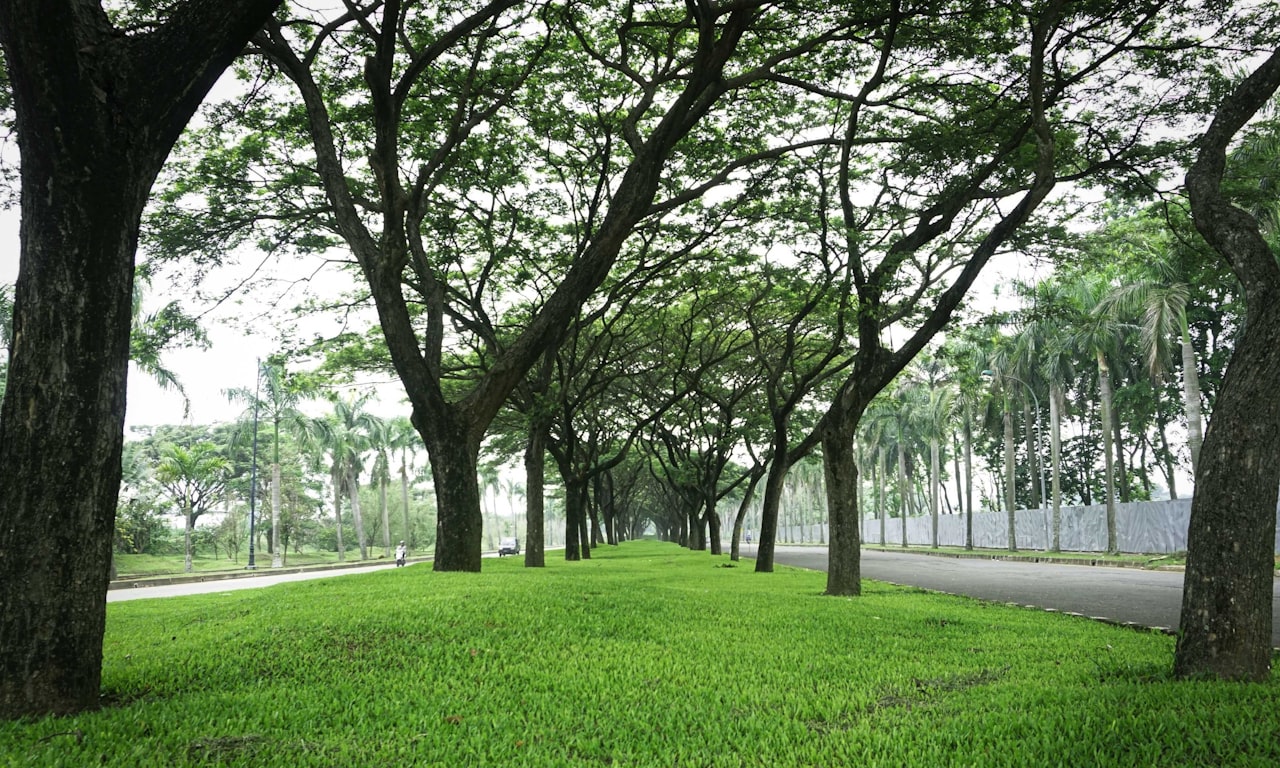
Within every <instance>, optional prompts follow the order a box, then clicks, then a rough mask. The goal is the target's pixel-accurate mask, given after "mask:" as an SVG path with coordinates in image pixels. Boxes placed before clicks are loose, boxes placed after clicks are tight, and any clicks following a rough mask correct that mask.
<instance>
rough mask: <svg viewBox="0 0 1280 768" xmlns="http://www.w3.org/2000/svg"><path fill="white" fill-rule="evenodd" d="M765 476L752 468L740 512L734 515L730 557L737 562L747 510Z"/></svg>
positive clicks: (739, 508) (739, 506)
mask: <svg viewBox="0 0 1280 768" xmlns="http://www.w3.org/2000/svg"><path fill="white" fill-rule="evenodd" d="M761 477H764V473H763V472H760V471H757V470H752V472H751V477H750V478H749V479H748V480H747V487H746V488H745V489H744V490H743V491H742V503H740V504H739V505H738V513H737V514H736V515H734V517H733V542H732V544H731V545H730V549H729V559H730V560H733V561H734V562H737V560H738V553H739V544H740V543H741V541H742V529H743V527H744V526H745V524H746V520H747V510H748V509H750V507H751V500H752V499H754V498H755V495H756V486H758V485H759V484H760V478H761Z"/></svg>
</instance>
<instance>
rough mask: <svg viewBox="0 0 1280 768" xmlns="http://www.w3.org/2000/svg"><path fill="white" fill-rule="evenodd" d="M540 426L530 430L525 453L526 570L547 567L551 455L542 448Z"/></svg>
mask: <svg viewBox="0 0 1280 768" xmlns="http://www.w3.org/2000/svg"><path fill="white" fill-rule="evenodd" d="M542 440H543V433H542V428H541V427H540V426H535V427H532V428H530V430H529V442H528V445H527V446H525V451H524V498H525V505H526V507H525V516H524V519H525V523H524V536H525V542H524V564H525V567H526V568H542V567H544V566H545V565H546V564H547V560H546V542H544V541H543V533H542V530H543V519H544V517H545V509H546V503H545V497H544V496H543V480H544V478H545V477H546V471H547V453H546V448H545V447H544V446H543V444H542Z"/></svg>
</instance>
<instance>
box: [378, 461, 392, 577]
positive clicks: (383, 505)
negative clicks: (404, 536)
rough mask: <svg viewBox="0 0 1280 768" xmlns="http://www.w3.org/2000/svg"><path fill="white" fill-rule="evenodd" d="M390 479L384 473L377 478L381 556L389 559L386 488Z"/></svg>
mask: <svg viewBox="0 0 1280 768" xmlns="http://www.w3.org/2000/svg"><path fill="white" fill-rule="evenodd" d="M390 480H391V478H389V477H387V474H386V472H383V473H382V474H381V475H379V476H378V506H379V507H380V511H381V512H382V550H383V551H382V556H383V557H391V516H390V513H389V512H388V511H387V486H388V485H389V484H390Z"/></svg>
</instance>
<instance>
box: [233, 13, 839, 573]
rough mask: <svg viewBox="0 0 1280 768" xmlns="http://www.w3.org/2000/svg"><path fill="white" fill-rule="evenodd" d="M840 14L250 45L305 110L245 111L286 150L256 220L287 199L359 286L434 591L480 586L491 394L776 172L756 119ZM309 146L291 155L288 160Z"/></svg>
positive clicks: (397, 22)
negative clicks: (408, 436)
mask: <svg viewBox="0 0 1280 768" xmlns="http://www.w3.org/2000/svg"><path fill="white" fill-rule="evenodd" d="M847 15H848V12H847V11H841V12H830V11H828V10H827V9H825V8H822V7H817V6H815V7H805V8H792V7H790V6H786V5H778V4H774V3H768V2H762V1H757V0H753V1H752V2H745V3H732V4H718V3H712V2H707V1H706V0H700V1H699V2H689V3H685V4H684V5H683V6H680V5H678V4H673V5H672V6H671V7H669V8H668V7H667V6H666V4H664V3H653V4H648V3H646V4H639V5H637V4H630V3H626V4H623V3H614V2H605V1H604V0H599V1H598V2H584V3H574V4H572V5H570V6H569V7H567V8H565V9H554V8H553V9H543V8H541V7H536V6H530V5H526V4H520V3H517V2H515V0H496V1H495V2H489V3H483V2H473V3H469V4H465V6H464V7H459V8H457V9H455V13H453V14H452V15H451V16H450V24H449V25H446V26H443V27H442V26H439V25H438V24H437V20H436V19H435V17H434V16H430V18H429V20H428V18H427V17H428V16H429V14H428V13H427V12H426V11H425V10H423V9H420V8H418V7H417V6H416V5H414V4H411V3H400V2H389V3H384V4H382V5H380V6H378V7H376V8H370V9H360V8H356V7H354V6H352V8H351V9H349V12H348V13H347V14H345V15H342V16H341V17H339V18H335V19H332V20H329V21H324V22H321V21H317V20H314V19H298V20H290V21H289V22H288V23H285V22H281V23H279V24H273V25H271V26H269V27H268V29H267V30H266V31H265V33H264V34H263V35H261V36H260V37H259V38H258V39H257V40H256V44H257V48H256V50H257V51H259V52H261V53H262V54H263V55H264V56H265V57H267V58H268V59H269V60H270V62H271V64H270V66H269V67H268V68H266V69H265V70H264V71H268V72H279V73H282V74H283V76H284V77H286V78H288V79H289V81H290V82H291V83H292V85H293V86H294V87H295V88H296V91H297V94H298V97H299V99H300V100H301V102H302V103H301V105H299V104H297V103H287V102H286V101H285V100H283V99H280V98H278V97H279V94H278V93H275V92H273V93H271V94H270V99H271V102H272V103H271V104H266V103H265V102H258V103H255V105H254V106H255V109H253V110H239V112H240V113H241V114H245V115H246V116H247V118H248V120H247V121H246V122H247V123H249V124H250V128H249V130H250V132H252V133H254V136H253V140H252V141H250V142H246V145H245V152H246V153H248V152H251V151H253V148H255V147H264V146H273V145H272V140H273V139H279V140H280V142H281V143H285V144H291V143H292V145H291V146H289V147H287V148H286V149H285V150H282V152H281V153H280V155H277V156H275V157H272V158H269V159H264V160H262V163H263V164H267V163H274V162H275V161H276V160H277V159H279V160H280V162H279V163H278V165H276V166H274V167H273V168H272V169H271V170H272V171H273V172H272V173H271V174H270V175H272V176H275V173H274V171H275V170H279V172H280V178H283V179H286V180H287V181H286V182H285V183H282V184H280V185H277V186H276V187H274V188H275V189H278V190H280V191H281V195H279V196H264V197H263V198H262V199H263V200H268V198H270V199H271V200H277V199H278V200H283V201H284V202H283V204H282V205H281V206H280V207H281V208H282V209H283V208H287V209H289V210H287V211H284V212H283V214H282V216H281V217H277V218H275V220H276V221H281V222H283V223H282V224H281V230H282V231H296V229H297V228H299V227H304V226H305V227H309V228H311V229H312V230H313V231H315V232H317V233H323V234H317V235H316V236H314V237H311V238H308V240H307V243H306V244H305V247H307V248H319V247H322V245H321V241H324V240H325V239H326V238H329V239H330V240H333V239H340V240H341V241H342V242H344V243H345V245H346V247H347V249H348V252H349V253H350V254H352V255H353V256H354V258H355V260H356V262H358V265H359V270H360V272H361V274H362V275H363V276H364V278H365V280H366V281H367V283H368V285H369V289H370V297H371V298H372V301H373V303H374V305H375V308H376V310H377V312H378V320H379V324H380V326H381V330H382V333H383V334H384V337H385V340H386V349H387V352H388V356H389V359H390V360H391V361H392V363H393V365H394V367H395V369H396V372H397V374H398V375H399V377H400V378H401V379H402V381H403V383H404V385H405V389H406V394H407V395H408V397H409V399H410V401H411V405H412V407H413V420H414V424H415V426H417V428H418V429H419V432H420V434H421V435H422V437H423V440H424V442H425V443H426V445H427V448H428V453H429V456H430V460H431V463H432V468H433V479H434V482H435V484H436V490H437V496H438V497H439V499H440V539H439V542H438V544H437V550H438V551H437V557H436V559H435V564H434V567H435V568H436V569H438V570H478V569H479V568H480V541H481V537H482V525H481V511H480V494H479V489H478V485H477V481H476V476H477V462H478V452H479V447H480V443H481V441H482V438H483V437H484V434H485V431H486V430H487V429H488V427H489V426H490V424H491V423H492V421H493V419H494V418H495V416H496V414H497V413H498V412H499V411H500V410H501V408H502V407H503V405H504V404H505V402H506V401H507V399H508V396H509V395H510V394H511V393H512V392H513V390H514V389H515V388H516V387H517V386H519V385H520V384H521V382H523V381H524V379H525V376H526V374H527V373H528V372H529V371H530V369H531V368H532V367H533V366H534V365H535V364H536V363H537V362H538V361H539V360H540V359H541V357H542V355H543V354H544V353H545V352H546V351H547V350H548V349H554V348H555V347H556V346H557V345H558V344H559V342H560V341H561V340H562V339H563V338H564V335H565V333H566V330H567V328H568V326H569V324H570V323H571V322H572V321H573V318H574V317H575V316H576V315H577V313H578V311H579V309H580V308H581V307H582V305H583V304H584V302H585V301H586V300H587V298H588V297H589V296H591V295H592V293H593V292H595V291H596V289H597V288H598V287H599V286H600V285H601V284H602V283H603V281H604V280H605V279H606V277H607V275H608V273H609V270H610V268H611V267H612V266H613V264H614V262H615V261H616V259H617V257H618V254H619V252H620V250H621V249H622V246H623V244H624V243H625V242H626V241H627V239H628V238H629V237H630V236H631V235H632V234H633V233H634V232H635V230H636V227H637V225H639V224H640V223H641V222H643V221H645V220H654V219H657V218H660V217H662V216H664V215H667V214H670V213H672V212H674V211H678V210H680V209H681V208H682V207H684V206H685V205H687V204H689V203H690V202H691V201H695V200H697V199H698V198H699V197H700V196H702V195H703V193H705V191H706V190H708V189H711V188H714V187H716V186H719V185H723V184H725V183H727V182H729V181H734V182H735V183H737V182H740V181H741V180H742V179H743V178H744V177H745V176H748V175H749V174H750V169H751V167H752V166H754V165H756V164H763V163H767V162H768V161H769V160H771V159H773V158H776V157H778V156H779V155H781V154H783V153H785V152H786V151H788V148H787V147H779V146H777V145H776V143H772V142H769V141H766V140H765V137H764V136H763V135H762V134H761V133H760V132H759V130H758V125H759V124H760V121H759V119H756V116H759V117H760V118H761V119H762V118H763V116H764V115H766V114H770V113H771V111H772V110H774V108H781V107H780V105H783V104H786V103H788V102H789V101H791V100H790V99H787V98H780V97H778V96H776V95H769V94H777V93H778V92H780V91H791V90H794V88H793V86H792V85H791V80H792V79H793V78H795V77H800V76H809V77H812V76H813V73H812V72H806V71H805V70H806V68H807V67H809V66H812V65H811V64H810V62H811V61H812V60H813V57H814V54H815V52H816V51H817V50H818V49H820V48H821V47H822V46H823V45H824V44H826V43H827V42H829V41H831V40H832V39H836V38H838V37H839V31H840V30H841V29H842V28H844V27H847V26H850V25H852V24H854V23H855V22H853V21H850V20H849V19H848V18H846V17H847ZM800 19H803V20H804V21H805V22H811V23H805V24H798V23H796V22H798V20H800ZM544 27H545V30H546V33H545V35H538V36H534V35H532V34H530V31H531V30H532V29H535V28H537V29H543V28H544ZM796 29H800V30H802V33H801V34H799V35H792V34H790V33H788V34H782V35H779V34H778V32H779V30H793V31H794V30H796ZM833 30H834V31H833ZM658 38H661V40H659V39H658ZM819 79H823V80H825V79H826V77H825V73H822V74H820V75H819ZM361 83H362V84H363V86H367V89H365V90H364V91H363V92H360V93H357V92H354V91H349V90H346V88H347V87H348V86H351V87H355V86H356V84H361ZM363 86H361V87H363ZM353 104H355V105H359V106H358V108H350V109H349V108H347V107H348V105H353ZM730 104H732V107H733V110H734V111H733V113H732V114H730V113H729V112H728V111H727V110H728V107H729V105H730ZM259 107H261V109H258V108H259ZM268 112H269V114H268ZM774 114H776V113H774ZM264 115H265V116H264ZM303 126H305V131H306V133H307V134H308V139H309V144H310V146H306V147H302V146H298V145H297V144H296V142H293V137H296V136H298V135H301V134H300V131H299V128H300V127H303ZM259 128H264V130H262V131H259V130H258V129H259ZM268 134H269V135H268ZM806 141H808V140H806ZM802 143H804V142H802ZM810 143H811V142H810ZM724 148H730V149H731V150H732V151H731V152H728V151H722V150H723V149H724ZM268 154H270V153H269V152H265V151H264V152H259V153H258V154H257V156H256V157H258V158H262V157H265V156H266V155H268ZM284 155H287V157H283V159H281V157H282V156H284ZM553 155H554V156H555V157H552V156H553ZM560 156H576V157H577V158H578V159H577V160H575V161H574V162H575V163H576V164H577V165H578V170H575V171H574V172H573V173H561V171H562V170H563V166H562V165H561V164H560ZM251 164H252V165H253V169H254V171H255V173H256V172H257V171H258V170H259V167H258V164H256V163H251ZM299 167H304V168H308V169H311V170H309V171H308V172H307V173H303V174H299V173H298V172H297V170H298V168H299ZM311 171H313V172H311ZM579 178H585V179H588V180H589V183H587V184H586V185H584V186H581V187H577V186H576V181H577V180H578V179H579ZM294 181H300V183H297V184H295V183H293V182H294ZM285 187H288V189H285ZM563 188H574V189H580V190H581V191H583V192H585V193H586V194H585V196H579V197H575V196H574V195H573V194H568V193H567V194H564V195H561V194H559V193H558V192H556V190H559V189H563ZM475 190H483V193H482V194H473V192H474V191H475ZM269 202H270V201H269ZM458 211H466V212H467V214H466V215H463V216H456V215H454V214H455V212H458ZM300 212H301V213H300ZM270 213H271V214H275V213H276V211H274V210H273V211H271V212H270ZM473 214H474V215H473ZM247 218H249V219H254V220H257V221H262V220H266V219H270V218H272V216H268V215H262V216H259V215H257V214H250V215H249V216H248V217H247ZM302 218H306V219H307V223H306V224H302V223H300V220H301V219H302ZM489 222H497V223H499V224H500V225H501V226H500V227H499V228H498V230H499V234H500V237H497V238H493V237H489V236H488V235H489V234H491V233H492V232H493V231H494V230H493V229H492V228H490V227H489V226H488V223H489ZM312 225H314V226H312ZM531 232H536V233H537V237H534V238H532V239H531V238H530V237H529V235H530V233H531ZM544 239H545V241H546V246H547V247H546V248H545V250H544V253H542V254H541V255H542V256H543V257H545V256H546V254H548V253H550V254H560V255H563V259H560V260H557V261H555V262H553V263H550V264H548V263H547V260H546V259H545V258H543V259H541V260H539V259H535V258H532V257H531V256H532V255H536V254H537V251H536V250H531V243H533V242H534V241H535V240H537V241H541V240H544ZM535 245H538V246H541V243H540V242H539V243H536V244H535ZM300 247H303V246H300ZM522 258H523V264H524V265H527V266H523V267H516V268H512V267H510V265H511V264H512V263H513V262H514V263H520V262H521V259H522ZM522 273H523V275H524V276H525V278H526V280H525V282H528V279H529V278H530V277H531V276H533V275H537V276H539V277H540V278H545V281H546V282H547V283H548V284H550V285H552V286H554V287H553V288H549V289H548V290H547V291H546V292H545V293H544V294H543V296H545V298H543V299H541V300H540V301H539V302H538V304H537V306H536V307H532V308H530V307H528V306H525V305H523V304H522V305H521V306H520V307H518V311H516V312H514V313H512V314H511V315H505V314H504V315H502V316H498V314H497V313H496V312H494V311H493V310H494V309H495V308H497V307H509V306H510V304H509V303H508V302H505V301H503V300H495V299H494V296H493V295H492V292H493V289H494V288H495V287H501V285H503V284H505V283H506V282H507V281H509V280H510V279H511V278H512V277H519V276H520V275H521V274H522ZM447 323H451V324H452V326H451V327H452V328H453V329H456V330H457V333H456V334H455V333H446V332H445V328H446V324H447ZM477 362H478V363H479V364H478V365H476V364H475V363H477Z"/></svg>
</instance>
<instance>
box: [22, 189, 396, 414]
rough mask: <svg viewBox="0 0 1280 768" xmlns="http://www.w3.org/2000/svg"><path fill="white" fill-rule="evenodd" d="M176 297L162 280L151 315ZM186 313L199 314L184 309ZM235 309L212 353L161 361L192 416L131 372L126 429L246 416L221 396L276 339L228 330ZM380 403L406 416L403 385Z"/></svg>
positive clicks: (389, 389) (215, 332)
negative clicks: (174, 376) (183, 394)
mask: <svg viewBox="0 0 1280 768" xmlns="http://www.w3.org/2000/svg"><path fill="white" fill-rule="evenodd" d="M19 220H20V217H19V213H18V211H17V209H16V208H15V209H10V210H0V284H8V283H13V282H14V281H15V280H17V276H18V261H19V253H20V244H19V237H18V223H19ZM173 298H182V297H180V296H175V295H174V294H173V293H172V289H171V288H170V287H169V286H168V285H167V284H166V283H165V281H164V280H162V279H158V280H157V281H156V284H155V285H153V286H152V291H151V295H150V296H149V297H148V299H147V305H148V309H154V308H155V307H158V306H161V305H163V304H164V303H167V302H168V301H170V300H172V299H173ZM186 309H187V311H188V312H194V311H198V309H199V308H196V307H191V306H186ZM236 310H237V307H235V306H232V305H230V304H228V305H227V307H226V309H220V310H217V311H215V313H213V314H212V316H211V318H209V319H208V320H207V321H206V322H205V323H204V327H205V330H206V331H207V332H208V334H209V339H210V341H211V342H212V346H211V347H210V348H209V349H208V350H201V349H176V350H171V351H168V352H165V353H164V354H163V356H162V358H161V359H162V360H163V362H164V364H165V366H166V367H168V368H169V369H170V370H172V371H173V372H174V373H176V374H177V376H178V378H179V380H180V381H181V382H182V385H183V387H185V388H186V390H187V395H188V396H189V397H190V399H191V412H190V414H189V416H188V417H187V418H184V417H183V402H182V397H181V396H180V395H179V394H178V393H176V392H172V391H166V390H163V389H161V388H160V387H159V386H158V385H157V384H156V383H155V382H154V381H153V380H152V379H151V378H150V377H149V376H146V375H145V374H141V373H139V372H138V371H137V369H136V368H132V367H131V368H130V370H129V384H128V406H127V411H126V413H125V429H126V433H127V432H128V429H129V427H134V426H142V425H159V424H182V423H190V424H209V423H213V422H219V421H232V420H234V419H236V418H237V417H238V416H239V415H240V414H241V413H242V412H243V410H244V406H242V405H234V404H231V403H229V402H227V398H226V396H225V395H224V394H223V392H224V391H225V390H227V389H232V388H236V387H252V386H253V384H254V380H253V375H254V370H255V366H256V361H257V360H258V358H265V357H267V356H268V355H270V354H272V353H273V352H275V351H276V350H277V348H278V339H277V338H276V334H275V331H274V328H273V327H272V326H271V324H270V322H269V321H264V322H263V323H261V330H259V331H256V332H254V333H251V334H246V333H244V332H242V331H240V330H237V329H235V328H232V327H230V326H229V325H227V324H226V319H227V316H228V314H229V313H232V312H235V311H236ZM376 389H377V391H378V394H379V401H378V402H377V403H376V404H371V408H370V409H371V410H372V411H374V412H375V413H377V414H379V415H382V416H388V415H393V414H402V415H406V416H407V415H408V406H407V405H404V404H403V400H404V398H403V395H402V394H401V390H400V389H399V384H398V383H396V384H394V385H391V386H379V387H376ZM326 407H327V406H326V405H325V404H323V403H316V404H313V405H312V407H311V408H308V409H307V410H311V411H315V412H317V413H319V412H322V411H323V410H325V409H326Z"/></svg>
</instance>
